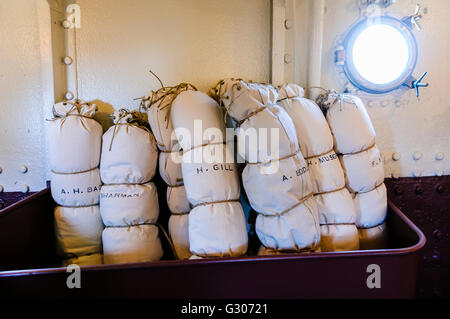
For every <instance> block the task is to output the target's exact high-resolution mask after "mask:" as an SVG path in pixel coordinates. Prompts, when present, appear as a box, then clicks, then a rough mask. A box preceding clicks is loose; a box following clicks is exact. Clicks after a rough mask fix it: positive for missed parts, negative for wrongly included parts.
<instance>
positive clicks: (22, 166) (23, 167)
mask: <svg viewBox="0 0 450 319" xmlns="http://www.w3.org/2000/svg"><path fill="white" fill-rule="evenodd" d="M19 172H20V173H22V174H25V173H26V172H28V167H27V166H26V165H21V166H20V167H19Z"/></svg>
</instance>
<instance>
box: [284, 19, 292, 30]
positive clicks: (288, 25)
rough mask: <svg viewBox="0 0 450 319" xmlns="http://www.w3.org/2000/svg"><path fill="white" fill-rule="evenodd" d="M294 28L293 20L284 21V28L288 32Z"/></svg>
mask: <svg viewBox="0 0 450 319" xmlns="http://www.w3.org/2000/svg"><path fill="white" fill-rule="evenodd" d="M292 26H293V23H292V20H290V19H286V20H285V21H284V27H285V28H286V30H289V29H291V28H292Z"/></svg>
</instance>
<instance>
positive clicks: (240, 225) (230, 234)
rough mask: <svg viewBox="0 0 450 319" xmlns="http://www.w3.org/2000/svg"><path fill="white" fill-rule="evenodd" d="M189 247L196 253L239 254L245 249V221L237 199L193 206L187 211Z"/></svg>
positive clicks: (202, 254) (213, 254)
mask: <svg viewBox="0 0 450 319" xmlns="http://www.w3.org/2000/svg"><path fill="white" fill-rule="evenodd" d="M189 242H190V250H191V252H192V253H193V254H195V255H198V256H203V257H207V256H210V257H211V256H216V257H224V256H242V255H245V253H246V252H247V245H248V237H247V224H246V221H245V216H244V211H243V210H242V206H241V203H240V202H239V201H235V202H225V203H217V204H207V205H201V206H197V207H194V208H193V209H192V210H191V212H190V214H189Z"/></svg>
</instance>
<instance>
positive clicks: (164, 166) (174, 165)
mask: <svg viewBox="0 0 450 319" xmlns="http://www.w3.org/2000/svg"><path fill="white" fill-rule="evenodd" d="M182 158H183V152H182V151H179V152H161V153H160V154H159V174H160V175H161V177H162V179H163V180H164V182H165V183H166V184H167V185H169V186H178V185H183V173H182V171H181V161H182Z"/></svg>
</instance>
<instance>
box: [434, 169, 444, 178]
mask: <svg viewBox="0 0 450 319" xmlns="http://www.w3.org/2000/svg"><path fill="white" fill-rule="evenodd" d="M434 174H435V175H436V176H442V175H444V170H442V169H440V168H438V169H436V170H435V171H434Z"/></svg>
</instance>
